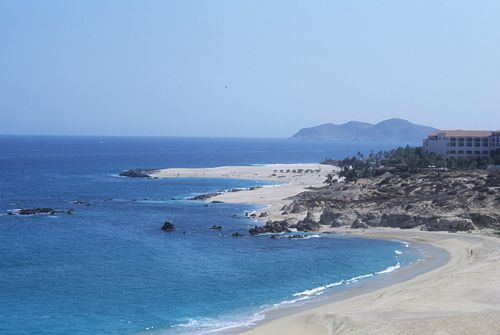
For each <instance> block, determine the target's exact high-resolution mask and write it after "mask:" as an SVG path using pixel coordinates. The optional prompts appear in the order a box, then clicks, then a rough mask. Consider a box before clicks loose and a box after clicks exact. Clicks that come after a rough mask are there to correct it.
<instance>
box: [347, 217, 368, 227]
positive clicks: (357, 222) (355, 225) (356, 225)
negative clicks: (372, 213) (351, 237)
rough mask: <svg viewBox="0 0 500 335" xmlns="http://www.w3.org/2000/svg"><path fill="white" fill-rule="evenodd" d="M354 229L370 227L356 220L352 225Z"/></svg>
mask: <svg viewBox="0 0 500 335" xmlns="http://www.w3.org/2000/svg"><path fill="white" fill-rule="evenodd" d="M351 228H352V229H368V228H369V227H368V225H367V224H366V223H364V222H362V221H360V220H357V219H356V221H354V222H353V223H352V225H351Z"/></svg>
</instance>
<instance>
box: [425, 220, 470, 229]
mask: <svg viewBox="0 0 500 335" xmlns="http://www.w3.org/2000/svg"><path fill="white" fill-rule="evenodd" d="M423 229H424V230H428V231H471V230H475V229H476V226H475V225H474V223H472V220H471V219H466V218H461V217H435V218H433V219H432V220H429V221H428V222H427V224H426V225H425V226H424V228H423Z"/></svg>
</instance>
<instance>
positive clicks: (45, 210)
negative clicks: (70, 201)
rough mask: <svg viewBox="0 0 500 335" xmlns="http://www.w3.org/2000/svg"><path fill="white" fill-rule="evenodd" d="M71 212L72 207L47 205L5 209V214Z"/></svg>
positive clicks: (72, 211)
mask: <svg viewBox="0 0 500 335" xmlns="http://www.w3.org/2000/svg"><path fill="white" fill-rule="evenodd" d="M73 213H74V210H73V209H54V208H48V207H36V208H23V209H16V210H9V211H7V215H56V214H73Z"/></svg>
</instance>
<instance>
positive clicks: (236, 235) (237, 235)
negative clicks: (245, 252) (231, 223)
mask: <svg viewBox="0 0 500 335" xmlns="http://www.w3.org/2000/svg"><path fill="white" fill-rule="evenodd" d="M231 236H232V237H242V236H243V234H240V233H238V232H234V233H232V234H231Z"/></svg>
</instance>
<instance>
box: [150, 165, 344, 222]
mask: <svg viewBox="0 0 500 335" xmlns="http://www.w3.org/2000/svg"><path fill="white" fill-rule="evenodd" d="M293 170H295V171H296V172H295V173H294V172H293ZM298 170H304V171H306V170H310V171H311V170H312V172H307V173H306V172H304V171H303V172H302V173H299V172H297V171H298ZM338 170H339V169H338V167H335V166H332V165H325V164H307V163H305V164H272V165H254V166H221V167H215V168H194V169H192V168H174V169H162V170H159V171H158V172H156V173H153V174H152V175H151V176H153V177H157V178H234V179H253V180H266V181H276V182H279V183H283V184H281V185H275V186H271V187H262V188H257V189H255V190H245V191H241V192H228V193H224V194H220V195H218V196H216V197H213V198H211V199H210V200H211V201H214V200H215V201H223V202H227V203H246V204H261V205H264V206H266V209H265V211H266V213H267V214H268V218H269V219H271V220H277V219H279V218H280V217H281V213H280V209H281V207H283V205H285V204H287V203H289V202H290V201H289V200H287V198H290V197H292V196H294V195H297V194H299V193H301V192H303V191H305V190H306V189H307V188H311V187H322V186H324V185H325V184H324V181H325V179H326V175H327V174H329V173H332V172H333V173H336V172H338ZM280 171H283V172H280ZM286 171H289V172H286ZM302 216H303V215H302Z"/></svg>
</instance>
